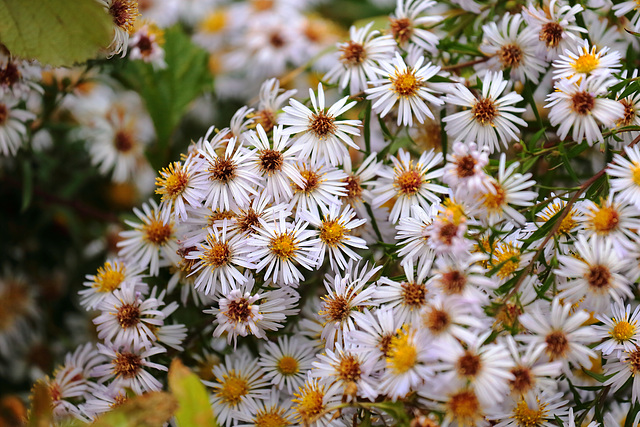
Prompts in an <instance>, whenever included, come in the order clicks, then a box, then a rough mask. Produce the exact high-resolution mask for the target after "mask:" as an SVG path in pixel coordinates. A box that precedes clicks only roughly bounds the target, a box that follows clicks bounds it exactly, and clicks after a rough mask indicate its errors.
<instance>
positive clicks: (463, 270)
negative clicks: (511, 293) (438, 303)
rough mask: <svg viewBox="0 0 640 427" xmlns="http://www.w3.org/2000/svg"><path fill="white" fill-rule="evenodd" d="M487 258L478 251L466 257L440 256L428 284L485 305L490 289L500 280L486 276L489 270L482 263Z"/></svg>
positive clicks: (444, 292)
mask: <svg viewBox="0 0 640 427" xmlns="http://www.w3.org/2000/svg"><path fill="white" fill-rule="evenodd" d="M485 259H486V256H484V255H483V254H477V253H476V254H470V255H467V256H464V257H438V258H437V259H436V267H435V268H434V269H433V270H432V272H431V273H432V276H431V278H429V282H428V285H429V287H434V288H436V289H438V290H439V291H440V292H442V293H443V294H444V295H459V296H460V297H462V298H464V299H468V300H471V301H477V302H478V303H481V304H483V305H484V304H486V303H487V302H488V294H489V293H490V291H491V290H493V289H495V288H497V287H498V286H499V283H498V282H496V281H495V280H492V279H491V278H489V277H486V276H485V274H486V273H487V271H486V269H485V268H483V267H482V266H481V265H480V262H481V261H483V260H485Z"/></svg>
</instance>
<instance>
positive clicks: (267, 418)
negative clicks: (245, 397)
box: [233, 390, 295, 427]
mask: <svg viewBox="0 0 640 427" xmlns="http://www.w3.org/2000/svg"><path fill="white" fill-rule="evenodd" d="M248 403H249V406H250V407H249V408H248V410H247V412H237V411H236V413H235V415H234V416H233V418H235V419H236V421H237V422H238V424H237V427H256V426H274V427H275V426H284V427H286V426H293V425H294V423H295V414H294V412H293V408H292V406H293V402H291V401H289V400H284V399H282V398H281V397H280V393H279V392H278V391H277V390H271V391H270V392H269V396H268V397H267V398H266V399H264V400H253V401H250V402H248Z"/></svg>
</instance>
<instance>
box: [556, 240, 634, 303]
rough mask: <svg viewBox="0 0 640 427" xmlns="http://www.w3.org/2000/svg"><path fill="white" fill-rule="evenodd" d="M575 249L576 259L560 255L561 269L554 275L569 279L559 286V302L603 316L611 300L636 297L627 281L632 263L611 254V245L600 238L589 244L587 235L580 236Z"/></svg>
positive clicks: (615, 254) (590, 241)
mask: <svg viewBox="0 0 640 427" xmlns="http://www.w3.org/2000/svg"><path fill="white" fill-rule="evenodd" d="M575 248H576V251H577V257H576V256H571V255H558V262H559V263H560V266H559V268H558V269H557V270H554V273H555V274H556V276H560V277H566V278H567V279H569V280H567V281H566V282H565V281H563V282H561V283H558V285H557V287H558V290H559V291H560V293H559V294H558V297H559V298H563V299H565V300H567V301H570V302H579V303H580V306H581V307H584V308H585V309H587V310H594V311H595V312H603V311H606V310H607V309H608V308H609V306H610V304H611V300H612V299H613V300H614V301H615V300H617V299H619V298H625V297H632V296H633V292H632V291H631V289H630V288H629V285H630V283H629V279H627V278H626V272H627V270H628V268H629V262H628V260H627V259H622V258H621V257H620V256H619V255H618V253H617V252H616V251H614V250H612V249H613V248H612V244H611V241H609V240H606V239H602V238H599V237H597V236H595V237H592V238H591V239H590V240H588V241H587V239H586V238H585V236H584V235H579V236H578V240H577V242H575Z"/></svg>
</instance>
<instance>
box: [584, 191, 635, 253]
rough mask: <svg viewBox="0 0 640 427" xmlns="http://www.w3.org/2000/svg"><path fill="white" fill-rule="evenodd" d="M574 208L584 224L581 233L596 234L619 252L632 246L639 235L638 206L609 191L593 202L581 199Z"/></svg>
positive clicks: (633, 248)
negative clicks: (619, 198) (606, 194)
mask: <svg viewBox="0 0 640 427" xmlns="http://www.w3.org/2000/svg"><path fill="white" fill-rule="evenodd" d="M578 209H579V211H580V213H581V215H580V216H579V217H578V220H579V221H580V222H581V223H582V225H583V226H584V231H583V233H584V236H585V237H586V238H591V237H593V236H598V237H600V238H603V239H605V240H609V241H610V242H611V244H612V245H613V248H614V249H615V250H616V252H618V254H619V255H620V256H625V255H626V254H627V253H628V252H631V251H634V250H635V249H636V242H637V241H638V239H640V237H639V236H638V231H639V230H640V209H639V208H637V207H636V206H635V205H632V204H627V203H625V202H623V201H621V200H618V198H617V197H615V195H614V194H612V193H610V194H609V197H608V198H607V199H602V200H600V202H599V203H595V202H593V201H591V200H584V201H583V202H582V203H581V204H580V205H579V206H578Z"/></svg>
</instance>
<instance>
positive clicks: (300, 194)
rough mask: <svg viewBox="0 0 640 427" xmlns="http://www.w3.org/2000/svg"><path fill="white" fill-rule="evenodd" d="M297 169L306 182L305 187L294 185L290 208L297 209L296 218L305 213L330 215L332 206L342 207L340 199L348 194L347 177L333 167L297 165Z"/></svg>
mask: <svg viewBox="0 0 640 427" xmlns="http://www.w3.org/2000/svg"><path fill="white" fill-rule="evenodd" d="M296 168H297V169H298V170H299V171H300V174H301V175H302V177H303V178H304V180H305V184H304V186H299V185H297V184H293V198H291V202H290V204H289V208H290V209H293V208H295V209H296V216H298V215H299V212H303V211H317V210H318V209H319V210H320V212H321V213H322V214H323V215H326V214H328V213H329V207H330V206H331V205H340V204H341V203H340V199H339V197H343V196H345V195H346V194H347V190H346V187H347V182H346V181H345V180H346V178H347V175H346V174H345V173H344V172H343V171H342V170H340V169H337V168H334V167H331V166H325V165H320V166H310V165H308V164H306V163H297V164H296Z"/></svg>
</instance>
